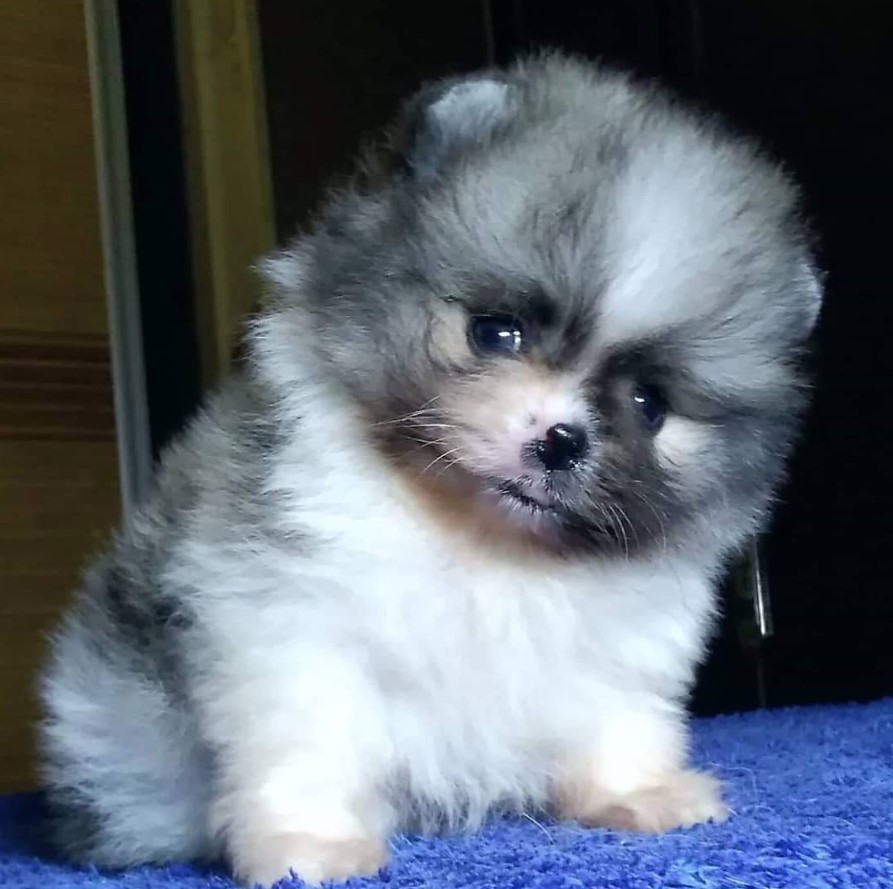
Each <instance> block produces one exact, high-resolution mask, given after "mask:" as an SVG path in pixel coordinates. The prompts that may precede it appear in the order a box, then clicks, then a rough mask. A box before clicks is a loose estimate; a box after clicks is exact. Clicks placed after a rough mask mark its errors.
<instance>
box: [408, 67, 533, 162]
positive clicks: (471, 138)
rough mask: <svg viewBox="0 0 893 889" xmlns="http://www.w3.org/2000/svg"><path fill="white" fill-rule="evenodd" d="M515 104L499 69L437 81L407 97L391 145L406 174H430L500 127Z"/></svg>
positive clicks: (513, 89) (515, 92)
mask: <svg viewBox="0 0 893 889" xmlns="http://www.w3.org/2000/svg"><path fill="white" fill-rule="evenodd" d="M519 104H520V92H519V86H518V84H516V83H513V82H511V81H510V80H509V79H508V78H507V77H504V76H502V75H500V74H499V73H488V74H478V75H472V76H470V77H462V78H453V79H451V80H446V81H441V82H440V83H436V84H433V85H431V86H428V87H425V88H423V89H422V90H421V91H420V92H418V93H417V94H416V95H415V96H414V97H413V98H412V99H410V100H409V102H408V103H407V105H406V107H405V109H404V113H403V117H402V119H401V122H400V124H398V127H397V131H396V134H395V139H394V148H395V150H396V151H397V153H398V155H399V157H400V161H401V164H402V166H403V167H404V169H405V170H406V171H407V172H409V173H410V174H411V175H413V176H415V177H417V178H420V179H425V178H431V177H433V176H436V175H437V173H438V172H440V171H441V170H442V169H443V168H444V167H445V166H446V165H448V164H449V163H450V162H451V160H453V159H454V158H456V157H457V156H458V155H460V154H461V153H462V152H463V151H466V150H468V149H469V148H471V147H473V146H475V145H481V144H486V143H487V142H489V141H490V140H491V139H492V138H493V137H494V136H495V135H496V134H497V133H499V132H501V131H504V130H505V129H506V127H507V126H508V124H509V123H510V122H511V121H512V120H513V119H514V117H515V115H516V114H517V111H518V106H519Z"/></svg>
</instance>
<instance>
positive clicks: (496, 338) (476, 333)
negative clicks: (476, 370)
mask: <svg viewBox="0 0 893 889" xmlns="http://www.w3.org/2000/svg"><path fill="white" fill-rule="evenodd" d="M469 333H470V335H471V340H472V342H473V343H474V345H475V347H476V348H477V350H478V351H479V352H481V353H483V354H487V355H498V354H505V355H515V354H517V353H518V352H520V351H521V347H522V346H523V345H524V330H523V328H522V327H521V324H520V322H519V321H518V319H517V318H513V317H512V316H511V315H479V316H478V317H476V318H472V319H471V326H470V328H469Z"/></svg>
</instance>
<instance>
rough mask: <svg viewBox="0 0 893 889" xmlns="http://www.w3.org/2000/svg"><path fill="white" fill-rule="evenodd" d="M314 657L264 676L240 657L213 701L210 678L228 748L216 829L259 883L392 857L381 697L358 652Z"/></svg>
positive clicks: (223, 751)
mask: <svg viewBox="0 0 893 889" xmlns="http://www.w3.org/2000/svg"><path fill="white" fill-rule="evenodd" d="M255 666H256V665H255ZM307 667H308V665H307V664H302V665H301V666H300V669H299V670H298V671H297V672H295V673H290V672H289V671H288V670H286V671H285V672H277V675H273V676H269V675H265V676H264V677H263V681H262V682H258V681H257V680H256V679H255V681H249V680H246V678H245V677H249V676H251V675H252V671H251V669H250V667H249V665H247V664H244V663H243V664H242V668H241V669H240V668H239V667H236V666H234V665H233V664H232V663H230V665H229V680H230V681H229V682H225V683H219V682H216V683H214V684H215V686H216V689H215V692H216V697H215V698H214V699H213V703H212V702H211V700H210V699H209V698H208V697H207V695H208V693H209V691H211V690H210V689H205V693H204V695H205V700H206V702H208V703H207V705H206V715H207V718H208V723H209V728H210V733H211V735H212V737H213V742H214V746H215V748H216V749H217V750H218V752H219V756H218V778H217V784H216V786H215V793H214V803H213V808H212V830H213V831H214V832H215V833H216V834H217V835H219V836H221V837H222V838H223V841H224V847H225V849H226V851H227V853H228V856H229V858H230V860H231V862H232V866H233V870H234V872H235V874H236V876H237V877H238V878H239V879H240V880H242V881H243V882H245V883H246V884H248V885H254V884H255V883H260V884H262V885H265V886H268V885H270V884H272V883H274V882H275V881H276V880H278V879H280V878H281V877H284V876H287V875H288V873H289V871H294V872H295V873H296V874H298V876H300V877H301V878H302V879H303V880H304V881H305V882H307V883H313V884H318V883H320V882H321V881H323V880H326V879H344V878H346V877H349V876H354V875H360V874H374V873H375V872H376V871H377V870H378V869H379V867H381V865H382V864H384V862H385V860H386V846H385V840H386V837H387V833H388V831H389V829H390V826H391V818H390V810H389V808H388V806H387V803H386V802H385V801H384V798H383V796H382V795H381V794H380V792H379V790H378V788H379V787H380V778H381V776H382V774H383V769H384V759H385V752H384V746H385V743H386V741H385V739H386V734H385V733H384V732H382V731H381V720H380V707H377V706H376V705H375V703H374V700H375V699H374V694H373V692H372V690H371V689H369V688H368V687H367V686H366V684H365V683H364V682H363V681H362V677H361V676H359V674H358V671H355V670H354V669H353V668H352V667H351V666H350V665H349V664H345V663H341V662H338V661H337V660H336V659H328V658H327V659H325V660H319V661H318V662H316V663H314V664H313V665H312V670H308V669H307ZM376 711H379V712H376Z"/></svg>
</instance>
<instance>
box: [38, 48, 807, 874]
mask: <svg viewBox="0 0 893 889" xmlns="http://www.w3.org/2000/svg"><path fill="white" fill-rule="evenodd" d="M405 121H406V123H405V125H404V126H403V127H401V128H400V129H399V130H398V136H397V137H395V139H396V140H397V145H396V146H395V149H396V153H397V156H398V158H399V163H398V165H397V166H396V168H395V169H394V170H393V171H386V170H385V169H384V168H382V167H376V168H373V169H372V170H371V171H370V173H369V178H368V179H367V180H366V181H365V182H364V183H361V184H359V185H358V186H357V187H356V188H355V189H354V190H352V191H348V192H346V193H345V194H343V195H341V196H340V197H337V198H335V199H334V200H333V202H332V204H331V205H330V206H329V208H328V210H327V211H326V213H325V214H324V215H323V217H322V220H321V221H320V223H319V225H318V227H317V229H316V231H315V233H314V234H312V235H310V236H308V237H306V238H304V239H302V240H299V241H297V242H296V243H295V244H294V245H293V247H292V248H291V249H290V250H289V251H288V252H286V253H284V254H282V255H280V256H279V257H277V258H275V259H274V260H272V261H271V262H269V263H268V265H267V273H268V277H269V278H270V281H271V286H272V289H273V291H274V292H273V294H272V301H271V306H270V308H269V310H268V311H267V312H266V314H265V315H264V316H263V317H262V318H261V320H260V321H259V322H258V323H257V325H256V326H255V328H254V331H253V334H252V359H253V360H252V365H251V368H250V369H249V370H248V371H247V372H246V373H245V374H244V375H242V376H237V377H234V378H233V379H232V380H231V381H230V382H229V383H228V384H227V385H226V386H225V387H224V389H223V391H222V392H221V393H220V394H219V395H218V396H216V398H215V399H213V400H212V401H211V402H210V403H209V405H208V407H207V408H206V410H205V411H204V412H203V413H202V414H201V415H200V416H199V417H198V418H197V420H196V421H195V422H194V424H193V425H192V426H191V428H190V429H189V430H188V431H187V433H186V434H185V435H184V437H183V438H182V440H181V441H180V442H179V443H177V444H176V445H175V446H174V447H173V448H172V449H171V450H170V452H169V453H168V454H167V456H166V459H165V462H164V466H163V468H162V470H161V473H160V478H159V481H158V485H157V487H156V491H155V494H154V495H153V497H152V498H151V499H150V501H149V502H148V503H147V504H146V505H145V507H144V508H143V509H142V511H141V512H140V513H139V514H138V515H137V516H136V517H135V518H134V520H133V521H132V522H131V523H130V524H129V526H128V527H127V528H126V529H125V530H124V531H123V533H122V535H121V536H120V537H119V539H118V540H116V541H115V543H114V544H113V546H112V547H111V548H110V550H109V553H108V554H107V556H106V557H105V558H104V559H103V560H101V561H100V562H99V563H98V564H97V565H96V566H95V567H94V570H93V572H92V573H91V574H90V575H89V576H88V578H87V580H86V583H85V587H84V591H83V594H82V596H81V597H80V599H79V602H78V604H77V605H76V606H75V608H74V609H73V610H72V612H71V613H70V614H69V616H68V618H67V620H66V621H65V623H64V625H63V627H62V629H61V630H60V632H59V634H58V635H57V637H56V643H55V647H54V654H53V658H52V661H51V663H50V666H49V668H48V670H47V673H46V676H45V682H44V686H43V688H44V698H45V701H46V704H47V709H48V719H47V721H46V724H45V729H44V742H45V751H46V763H47V776H48V779H49V784H50V787H51V790H52V792H53V794H54V796H55V798H56V800H57V803H58V804H59V807H60V810H61V812H62V814H63V816H64V817H63V818H62V821H61V832H60V836H61V838H62V840H63V843H64V844H65V845H66V847H67V848H68V849H69V851H71V852H73V853H75V854H77V855H79V856H81V857H84V858H87V859H91V860H95V861H98V862H99V863H104V864H111V865H121V864H128V863H131V862H136V861H152V860H163V859H166V858H194V857H204V856H210V855H215V854H217V853H218V852H220V851H223V852H225V853H226V854H227V855H228V856H229V857H230V859H231V860H232V862H233V864H234V866H235V868H236V870H237V872H238V873H239V874H240V875H241V876H243V877H244V878H246V879H249V880H261V881H265V882H271V881H273V880H274V879H276V878H277V877H279V876H281V875H283V874H285V873H286V872H287V871H288V869H289V868H293V869H295V870H296V871H297V872H298V873H300V874H301V875H302V876H303V877H304V878H305V879H307V880H310V881H316V880H319V879H323V878H325V877H328V876H342V875H347V874H349V873H354V872H360V871H364V870H369V869H374V868H375V867H376V866H377V865H378V864H380V863H381V861H382V860H383V853H382V849H383V845H382V844H383V843H384V841H386V839H387V836H388V834H389V833H390V832H391V831H393V830H395V829H397V828H398V827H404V826H409V827H418V826H421V827H426V828H430V827H436V826H441V825H450V826H459V825H465V824H474V823H476V822H477V821H479V820H480V818H481V817H483V815H484V814H486V812H487V811H489V810H491V809H492V808H494V807H502V806H507V807H510V808H521V807H525V806H550V805H551V806H555V807H557V808H558V810H559V811H560V812H561V813H562V814H565V815H567V816H570V817H577V818H581V819H582V820H584V821H588V822H591V823H599V824H611V825H616V826H625V827H632V828H637V829H645V830H660V829H666V828H670V827H673V826H678V825H684V824H691V823H695V822H697V821H701V820H705V819H708V818H717V817H721V816H722V815H723V812H724V810H723V807H722V804H721V802H720V801H719V798H718V795H717V793H716V789H715V787H714V786H713V784H712V783H711V782H710V781H709V780H708V779H706V778H704V777H702V776H698V775H695V774H693V773H689V772H687V771H686V763H685V747H686V744H685V723H684V718H683V710H682V707H683V701H684V699H685V696H686V694H687V692H688V690H689V687H690V684H691V681H692V674H693V670H694V667H695V665H696V663H697V661H698V659H699V658H700V656H701V654H702V651H703V644H704V638H705V634H706V632H707V631H708V629H709V625H710V622H711V617H712V614H713V607H714V606H713V591H712V588H713V583H714V580H715V578H716V576H717V574H718V573H719V572H720V571H721V570H722V568H723V565H724V562H725V560H726V559H727V558H728V556H729V554H730V553H732V552H733V551H734V550H735V548H736V547H738V546H740V544H741V543H742V542H743V541H744V540H745V539H746V538H747V537H748V535H750V534H752V533H753V532H754V531H755V530H756V529H757V528H758V527H759V526H760V523H761V521H762V518H763V516H764V514H765V511H766V508H767V506H768V502H769V499H770V497H771V494H772V491H773V490H774V487H775V485H776V483H777V480H778V477H779V474H780V471H781V466H782V461H783V458H784V455H785V453H786V451H787V448H788V445H789V441H790V438H791V435H792V433H793V430H794V428H795V422H796V416H797V413H798V410H799V407H800V403H801V398H800V385H799V379H798V376H797V373H796V368H795V362H794V359H795V358H796V352H797V349H798V347H799V344H800V343H801V342H802V340H803V339H804V338H805V336H806V335H807V334H808V331H809V329H810V327H811V325H812V322H813V320H814V317H815V313H816V311H817V308H818V288H817V285H816V283H815V278H814V275H813V274H812V272H811V269H810V266H809V259H808V254H807V253H806V250H805V247H804V245H803V242H802V235H801V233H800V231H799V228H798V225H797V223H796V216H795V212H794V203H793V192H792V191H791V190H790V188H789V186H788V185H787V184H786V182H785V180H784V179H783V177H782V176H781V175H780V174H778V173H777V172H776V171H775V170H774V168H772V167H771V166H768V165H766V164H764V163H762V162H760V161H758V160H757V159H756V158H755V157H754V155H753V154H752V152H751V151H750V150H749V149H748V148H746V147H743V146H740V145H737V144H736V143H734V142H732V141H729V140H725V139H723V138H722V137H720V136H719V135H718V134H717V133H715V132H714V131H713V130H704V128H703V127H702V126H701V125H700V124H698V123H697V122H696V121H694V120H692V119H691V118H689V117H687V116H686V115H684V114H682V113H681V112H678V111H675V110H673V109H672V108H670V107H669V106H668V105H666V104H665V103H664V102H663V101H662V100H661V99H659V97H654V96H651V95H649V94H643V93H641V92H639V91H638V90H636V89H635V88H633V87H632V86H630V84H629V83H627V81H625V80H624V79H622V78H618V77H616V76H612V75H607V74H603V73H600V72H598V71H596V70H594V69H592V68H590V67H588V66H586V65H583V64H579V63H576V62H571V61H567V60H562V59H551V60H543V61H537V62H532V63H529V64H528V65H526V66H520V67H519V68H516V69H513V71H511V72H509V73H508V74H506V75H500V76H498V77H494V76H489V75H487V76H481V77H478V78H472V79H470V80H467V81H460V82H458V83H455V84H446V85H442V86H441V87H439V88H438V89H437V90H435V91H434V92H433V93H423V94H422V95H421V96H420V97H419V98H418V99H417V100H416V102H415V103H414V105H412V106H410V108H409V111H408V113H407V117H406V118H405ZM506 319H508V320H506ZM512 319H515V321H513V320H512ZM512 324H515V326H514V327H513V326H512ZM512 337H514V338H515V339H514V340H513V341H512V342H513V345H511V344H510V347H509V348H508V349H507V348H506V341H507V338H509V339H511V338H512ZM655 393H659V394H655ZM567 424H572V428H573V430H576V432H575V433H574V434H575V435H576V438H575V439H574V444H573V448H574V449H573V452H571V451H568V448H569V447H571V446H570V445H568V444H567V442H568V441H570V438H569V434H568V436H566V435H565V432H564V431H563V430H564V429H565V427H566V426H567ZM567 428H571V426H567ZM556 430H558V431H557V432H556ZM559 438H560V440H559Z"/></svg>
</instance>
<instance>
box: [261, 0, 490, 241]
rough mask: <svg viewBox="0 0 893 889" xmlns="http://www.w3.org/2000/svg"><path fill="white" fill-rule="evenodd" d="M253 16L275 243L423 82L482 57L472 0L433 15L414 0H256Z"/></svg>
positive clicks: (484, 47)
mask: <svg viewBox="0 0 893 889" xmlns="http://www.w3.org/2000/svg"><path fill="white" fill-rule="evenodd" d="M258 11H259V16H260V26H261V40H262V49H263V57H264V68H265V72H264V73H265V79H266V87H267V96H266V98H267V115H268V119H269V129H270V152H271V163H272V172H273V181H274V184H275V188H274V190H275V198H276V222H277V229H278V231H279V235H280V237H282V238H286V237H288V236H289V235H290V234H292V233H293V231H294V229H295V227H296V226H297V225H298V224H300V223H301V222H302V221H303V220H304V219H305V218H306V216H307V213H308V211H310V210H311V208H312V207H313V206H314V205H315V204H316V203H317V202H318V200H319V198H320V196H321V194H322V190H323V188H324V186H325V184H326V182H327V181H328V180H329V179H330V178H331V177H332V176H333V175H337V174H341V173H344V172H347V171H348V170H349V168H350V162H351V160H352V158H353V157H354V156H355V154H356V152H357V148H358V145H359V142H360V140H361V139H362V138H363V137H364V136H366V135H368V134H370V133H371V132H372V131H374V130H376V129H378V128H380V127H381V126H382V125H383V124H384V123H385V122H386V121H388V120H389V119H390V118H391V117H392V116H393V114H394V113H395V112H396V110H397V108H398V107H399V103H400V102H401V100H403V99H404V98H406V96H407V94H408V93H410V92H412V91H413V90H414V89H415V88H416V87H417V86H418V84H419V82H420V81H421V80H423V79H428V78H435V77H441V76H443V75H445V74H449V73H454V72H457V71H464V70H469V69H473V68H477V67H480V66H481V65H483V64H485V63H486V60H487V55H488V30H487V23H486V17H485V7H484V5H483V3H481V2H479V0H455V2H453V3H451V4H449V6H448V7H446V8H445V9H444V10H442V11H441V12H440V13H438V14H437V15H436V16H435V12H434V10H433V9H432V8H431V7H430V6H429V5H428V4H426V3H421V2H418V0H306V2H301V3H295V2H294V0H259V2H258Z"/></svg>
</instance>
